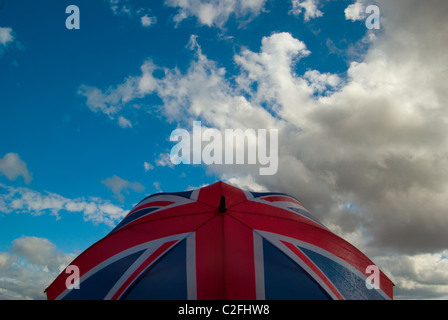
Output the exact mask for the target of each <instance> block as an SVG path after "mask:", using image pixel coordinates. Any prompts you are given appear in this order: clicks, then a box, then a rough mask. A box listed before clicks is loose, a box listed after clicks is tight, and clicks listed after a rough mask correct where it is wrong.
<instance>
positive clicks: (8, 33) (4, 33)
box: [0, 27, 14, 46]
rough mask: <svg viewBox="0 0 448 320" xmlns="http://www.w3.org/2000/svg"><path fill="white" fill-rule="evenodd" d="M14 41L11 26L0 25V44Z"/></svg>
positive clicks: (4, 44) (5, 44)
mask: <svg viewBox="0 0 448 320" xmlns="http://www.w3.org/2000/svg"><path fill="white" fill-rule="evenodd" d="M13 41H14V35H13V31H12V28H9V27H0V46H7V45H9V44H10V43H12V42H13Z"/></svg>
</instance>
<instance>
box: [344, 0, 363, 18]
mask: <svg viewBox="0 0 448 320" xmlns="http://www.w3.org/2000/svg"><path fill="white" fill-rule="evenodd" d="M364 2H365V1H364V0H357V1H356V2H355V3H353V4H351V5H349V6H348V7H347V8H346V9H345V10H344V13H345V19H346V20H352V21H357V20H362V19H364V18H365V16H366V14H365V10H366V9H365V8H366V7H365V3H364Z"/></svg>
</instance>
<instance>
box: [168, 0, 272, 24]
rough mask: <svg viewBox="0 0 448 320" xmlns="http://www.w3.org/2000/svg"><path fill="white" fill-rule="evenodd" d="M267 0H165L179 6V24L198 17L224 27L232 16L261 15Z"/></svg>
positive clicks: (205, 22) (177, 19)
mask: <svg viewBox="0 0 448 320" xmlns="http://www.w3.org/2000/svg"><path fill="white" fill-rule="evenodd" d="M265 2H266V0H227V1H219V0H211V1H204V0H191V1H184V0H165V4H166V5H168V6H170V7H174V8H179V11H178V13H177V14H176V16H175V17H174V21H175V22H176V23H177V24H178V23H180V22H181V21H183V20H185V19H187V18H189V17H196V18H197V19H198V22H199V23H200V24H202V25H206V26H209V27H212V26H213V27H219V28H221V27H223V26H224V25H225V24H226V23H227V21H228V20H229V18H230V17H231V16H234V17H235V18H236V19H242V18H246V17H248V16H249V17H252V16H257V15H259V14H260V13H261V12H262V11H263V8H264V4H265Z"/></svg>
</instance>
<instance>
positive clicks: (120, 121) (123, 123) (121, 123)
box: [118, 116, 132, 128]
mask: <svg viewBox="0 0 448 320" xmlns="http://www.w3.org/2000/svg"><path fill="white" fill-rule="evenodd" d="M118 125H119V126H120V127H122V128H132V123H131V121H129V120H128V119H126V118H125V117H123V116H119V117H118Z"/></svg>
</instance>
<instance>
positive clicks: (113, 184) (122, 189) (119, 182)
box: [101, 175, 145, 202]
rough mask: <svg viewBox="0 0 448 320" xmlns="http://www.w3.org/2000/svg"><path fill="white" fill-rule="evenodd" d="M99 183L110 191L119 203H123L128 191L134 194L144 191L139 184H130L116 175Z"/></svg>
mask: <svg viewBox="0 0 448 320" xmlns="http://www.w3.org/2000/svg"><path fill="white" fill-rule="evenodd" d="M101 183H102V184H104V185H105V186H106V187H107V188H109V189H110V190H112V192H113V193H114V195H115V196H116V197H117V198H118V200H120V201H121V202H123V201H124V197H125V194H128V193H129V191H130V190H131V191H134V192H142V191H143V190H145V187H144V186H143V185H142V184H141V183H140V182H137V181H135V182H130V181H127V180H124V179H122V178H120V177H118V176H116V175H114V176H112V177H110V178H107V179H104V180H103V181H101Z"/></svg>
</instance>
